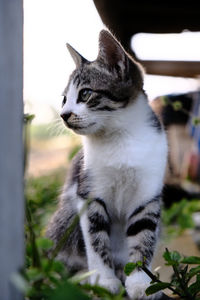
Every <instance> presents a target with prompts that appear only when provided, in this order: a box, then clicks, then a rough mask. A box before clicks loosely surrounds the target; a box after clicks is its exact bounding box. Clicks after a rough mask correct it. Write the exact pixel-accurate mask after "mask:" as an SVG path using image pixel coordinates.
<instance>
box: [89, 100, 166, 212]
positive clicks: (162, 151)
mask: <svg viewBox="0 0 200 300" xmlns="http://www.w3.org/2000/svg"><path fill="white" fill-rule="evenodd" d="M141 104H142V103H139V105H138V106H137V105H135V107H134V111H133V112H132V113H131V111H129V112H128V114H127V116H125V117H124V120H119V122H120V123H119V133H116V134H114V135H111V136H110V138H109V137H108V138H106V139H92V138H88V137H87V138H85V139H84V156H85V168H86V169H89V170H90V173H91V178H92V188H93V190H92V192H93V194H94V196H96V197H102V199H104V201H105V202H106V204H107V205H108V206H110V208H111V209H114V210H116V212H117V213H118V214H125V215H126V214H127V213H128V212H129V210H130V207H131V208H134V206H135V207H136V206H138V205H140V203H142V202H143V203H144V202H145V201H148V200H151V198H152V197H154V196H155V195H156V194H157V193H159V192H160V191H161V189H162V184H163V177H164V173H165V165H166V158H167V143H166V137H165V134H164V132H157V131H156V130H155V128H153V127H150V126H149V125H148V124H147V123H145V118H144V117H145V113H146V111H145V109H146V108H145V107H143V106H142V105H141ZM116 122H117V121H116ZM117 125H118V124H115V126H117Z"/></svg>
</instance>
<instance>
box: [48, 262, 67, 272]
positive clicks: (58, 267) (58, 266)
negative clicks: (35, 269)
mask: <svg viewBox="0 0 200 300" xmlns="http://www.w3.org/2000/svg"><path fill="white" fill-rule="evenodd" d="M51 269H52V270H53V271H55V272H58V273H61V272H63V271H65V270H66V267H65V266H64V263H63V262H61V261H59V260H54V261H53V262H52V266H51Z"/></svg>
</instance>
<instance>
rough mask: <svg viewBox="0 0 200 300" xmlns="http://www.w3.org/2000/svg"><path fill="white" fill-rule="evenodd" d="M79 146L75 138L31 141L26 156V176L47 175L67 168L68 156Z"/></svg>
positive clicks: (66, 137)
mask: <svg viewBox="0 0 200 300" xmlns="http://www.w3.org/2000/svg"><path fill="white" fill-rule="evenodd" d="M79 145H80V140H79V139H78V138H77V137H75V136H72V137H71V136H70V137H69V136H59V137H53V138H51V139H47V140H34V139H33V140H32V141H31V146H30V152H29V155H28V166H27V175H28V176H33V177H38V176H42V175H47V174H49V173H51V172H53V171H54V170H56V169H58V168H60V167H62V168H63V167H64V168H65V167H66V169H67V167H68V165H69V156H70V154H71V153H72V151H73V150H74V149H75V148H76V147H78V146H79Z"/></svg>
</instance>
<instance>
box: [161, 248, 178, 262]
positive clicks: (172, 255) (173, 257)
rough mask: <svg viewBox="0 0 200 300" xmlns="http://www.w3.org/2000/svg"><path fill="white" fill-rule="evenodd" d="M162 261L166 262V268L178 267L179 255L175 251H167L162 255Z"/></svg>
mask: <svg viewBox="0 0 200 300" xmlns="http://www.w3.org/2000/svg"><path fill="white" fill-rule="evenodd" d="M163 257H164V259H165V260H166V261H167V263H166V265H167V266H174V265H176V266H177V265H178V264H179V262H180V261H181V255H180V254H179V253H178V252H177V251H172V252H169V250H168V249H166V251H165V252H164V254H163Z"/></svg>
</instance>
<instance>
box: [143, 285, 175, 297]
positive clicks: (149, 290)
mask: <svg viewBox="0 0 200 300" xmlns="http://www.w3.org/2000/svg"><path fill="white" fill-rule="evenodd" d="M169 286H170V283H169V282H158V283H154V284H152V285H150V286H149V287H148V288H147V289H146V295H147V296H149V295H152V294H154V293H156V292H159V291H161V290H164V289H166V288H168V287H169Z"/></svg>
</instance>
